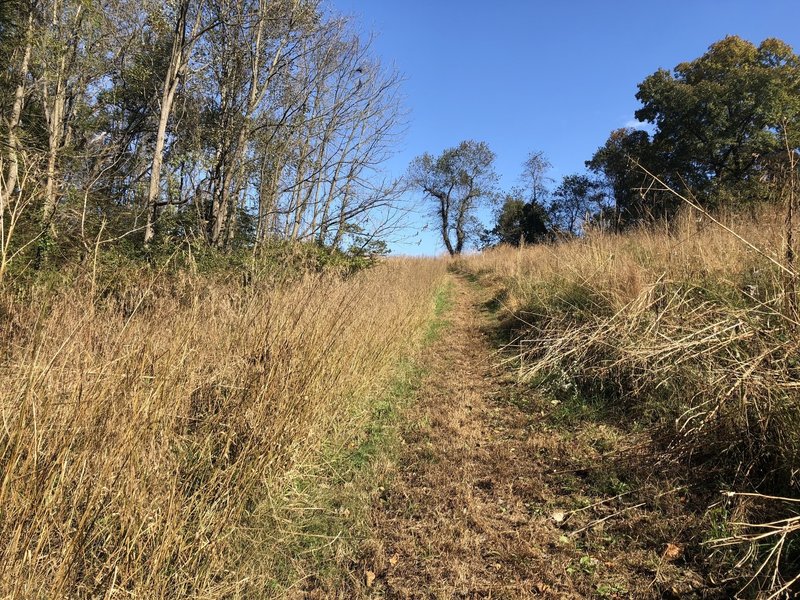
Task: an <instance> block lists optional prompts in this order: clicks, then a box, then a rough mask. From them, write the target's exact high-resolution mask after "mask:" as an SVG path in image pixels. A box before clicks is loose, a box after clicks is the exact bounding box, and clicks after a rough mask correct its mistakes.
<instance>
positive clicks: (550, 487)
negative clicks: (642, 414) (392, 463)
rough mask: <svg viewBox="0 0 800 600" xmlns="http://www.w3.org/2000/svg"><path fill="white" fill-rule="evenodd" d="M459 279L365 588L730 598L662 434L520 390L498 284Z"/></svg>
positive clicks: (359, 578) (370, 545)
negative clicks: (669, 465) (496, 307)
mask: <svg viewBox="0 0 800 600" xmlns="http://www.w3.org/2000/svg"><path fill="white" fill-rule="evenodd" d="M453 280H454V287H453V298H452V302H453V306H452V308H451V310H450V312H449V314H448V315H447V319H448V321H449V323H448V325H447V326H446V327H445V328H444V329H443V330H442V332H441V333H440V335H439V337H438V339H437V340H435V341H434V342H433V343H432V344H430V345H429V346H428V348H427V349H426V351H425V355H424V357H423V362H424V364H425V366H426V375H425V377H424V380H423V382H422V385H421V387H420V389H419V391H418V394H417V398H416V400H415V401H414V402H413V403H412V405H411V407H410V408H409V409H408V412H407V414H406V415H405V417H404V418H403V423H404V425H403V431H402V438H403V445H402V450H401V452H400V456H399V457H398V461H397V467H396V469H397V470H396V473H395V474H394V476H393V477H392V478H391V483H390V484H389V485H388V486H387V488H386V489H385V490H383V491H382V492H381V493H380V494H378V495H377V497H376V501H375V505H374V506H373V507H372V510H371V515H370V520H371V530H372V537H371V538H370V539H368V540H366V541H365V542H364V543H363V545H362V558H361V560H360V561H359V562H358V564H356V565H353V567H352V572H351V577H352V579H351V581H354V582H358V583H356V584H354V585H355V589H353V590H352V596H360V597H370V598H693V597H694V598H716V597H729V595H728V593H729V592H728V593H726V592H724V591H721V590H720V589H718V588H717V587H716V586H715V585H713V582H712V581H711V579H710V578H709V576H708V574H707V572H706V571H707V569H706V562H705V558H704V557H705V554H706V553H704V552H703V551H702V541H703V540H702V539H701V537H700V536H701V533H700V531H701V529H700V528H699V527H697V523H696V522H695V521H694V520H692V519H691V518H689V517H688V516H687V515H689V511H688V510H687V509H686V507H685V506H684V504H685V502H686V498H685V497H684V496H683V492H682V488H681V486H680V482H675V481H670V480H668V478H666V477H665V476H663V474H653V473H652V472H651V471H652V470H651V469H650V467H649V464H648V463H647V460H648V459H647V455H646V449H647V447H648V444H649V442H650V441H649V440H648V439H646V438H643V437H637V435H638V434H636V433H635V432H631V431H628V430H626V429H625V427H624V425H621V424H615V423H614V422H613V420H608V419H605V420H604V419H598V418H584V416H583V413H581V412H580V411H576V409H575V407H564V406H562V405H560V403H559V402H558V401H556V400H553V399H552V397H549V396H547V395H545V394H543V393H542V392H539V391H536V390H534V389H526V388H525V387H522V386H520V385H519V384H518V382H517V381H516V379H517V378H516V377H515V373H514V370H513V366H510V365H509V363H508V361H504V358H506V357H507V354H504V353H503V352H502V351H500V350H498V348H499V346H500V345H501V344H500V343H499V342H500V337H499V336H501V335H502V332H501V329H500V324H499V322H498V320H497V318H496V315H495V313H494V312H493V311H492V307H493V303H492V302H491V290H488V289H484V288H481V287H480V286H479V285H477V284H476V283H474V282H470V281H468V280H467V279H465V278H464V277H460V276H455V275H454V276H453ZM594 416H596V415H594ZM643 448H644V449H645V450H643V451H642V450H641V449H643Z"/></svg>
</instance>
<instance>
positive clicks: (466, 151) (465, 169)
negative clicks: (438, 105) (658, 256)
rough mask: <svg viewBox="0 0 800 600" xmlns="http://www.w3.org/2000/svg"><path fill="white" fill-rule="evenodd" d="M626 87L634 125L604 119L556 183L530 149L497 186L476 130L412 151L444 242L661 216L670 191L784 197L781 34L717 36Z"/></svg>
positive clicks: (789, 115)
mask: <svg viewBox="0 0 800 600" xmlns="http://www.w3.org/2000/svg"><path fill="white" fill-rule="evenodd" d="M636 98H637V99H638V100H639V101H640V102H641V108H640V109H639V110H637V111H636V115H635V116H636V119H637V121H639V123H640V124H641V126H637V127H636V128H630V127H626V128H622V129H617V130H615V131H613V132H612V133H611V135H610V136H609V138H608V140H607V141H606V142H605V144H604V145H603V146H602V147H600V148H599V149H598V150H597V151H596V152H595V153H594V155H593V156H592V157H591V158H590V159H589V160H588V161H586V167H587V169H586V171H585V172H582V173H574V174H570V175H567V176H565V177H564V178H563V179H562V180H561V181H560V182H558V184H556V182H555V181H554V180H553V179H552V178H551V177H550V170H551V168H552V165H551V164H550V162H549V161H548V159H547V157H546V155H545V154H544V153H543V152H532V153H530V155H529V156H528V158H527V160H526V161H525V162H524V163H523V169H522V173H521V185H520V186H519V187H516V188H514V189H513V190H511V191H510V192H507V193H500V192H498V190H497V187H496V184H497V175H496V173H495V171H494V159H495V156H494V154H493V153H492V151H491V150H490V149H489V147H488V146H487V145H486V144H485V143H484V142H476V141H471V140H470V141H465V142H462V143H461V144H460V145H459V146H456V147H453V148H450V149H448V150H445V151H444V152H443V153H442V154H441V155H439V156H431V155H430V154H424V155H422V156H420V157H418V158H417V159H415V161H414V162H413V163H412V164H411V167H410V169H409V177H410V182H411V183H412V184H413V185H414V186H415V187H416V188H417V189H418V190H419V191H421V192H422V193H424V194H425V195H426V197H428V198H429V199H430V200H431V201H432V214H433V215H434V218H435V222H436V224H437V228H438V229H439V232H440V234H441V236H442V239H443V242H444V245H445V246H446V247H447V249H448V250H449V251H450V252H451V254H458V253H460V252H461V250H462V249H463V248H464V245H465V243H466V242H468V241H469V240H470V239H472V241H475V242H478V243H479V244H480V245H482V246H484V247H486V246H492V245H496V244H500V243H507V244H519V243H520V242H521V241H522V240H525V241H527V242H540V241H548V240H554V239H557V238H561V237H565V236H566V237H571V236H575V235H579V234H581V233H582V231H583V230H584V228H585V227H587V226H593V227H601V228H603V229H607V230H613V231H616V232H620V231H622V230H624V229H626V228H630V227H632V226H637V225H641V224H647V223H653V222H656V221H664V220H666V221H669V220H671V219H672V218H673V217H674V216H675V214H676V212H677V210H678V208H679V206H680V204H681V203H682V202H683V200H681V199H680V198H679V197H678V196H677V195H676V194H675V193H674V192H676V191H678V192H679V193H681V194H682V195H683V194H688V196H689V199H690V201H691V202H692V203H693V204H695V205H696V206H698V207H700V208H701V209H704V210H710V211H715V210H719V209H734V210H740V209H742V208H747V207H754V206H756V205H758V204H762V203H765V202H775V201H776V200H778V199H780V198H785V197H786V196H787V194H786V190H787V189H788V188H789V187H792V186H795V185H796V181H797V165H798V149H799V148H800V56H798V55H797V54H795V53H794V51H793V50H792V48H791V47H790V46H789V45H788V44H786V43H784V42H782V41H780V40H777V39H767V40H765V41H763V42H762V43H761V44H760V45H759V46H755V45H754V44H752V43H750V42H748V41H746V40H743V39H741V38H739V37H735V36H729V37H726V38H725V39H723V40H721V41H719V42H716V43H715V44H712V45H711V46H710V47H709V49H708V51H707V52H706V53H705V54H704V55H702V56H701V57H699V58H697V59H695V60H693V61H690V62H686V63H681V64H679V65H677V66H676V67H675V68H674V69H673V70H672V71H669V70H666V69H659V70H658V71H656V72H655V73H653V74H652V75H650V76H649V77H647V78H646V79H645V80H644V81H642V82H641V83H640V84H639V86H638V93H637V94H636ZM482 203H483V204H484V205H495V206H499V208H498V210H497V214H496V222H495V225H494V227H493V228H492V229H491V230H486V229H483V228H482V227H481V225H480V223H479V222H478V220H477V217H476V209H477V208H478V207H479V206H480V205H481V204H482Z"/></svg>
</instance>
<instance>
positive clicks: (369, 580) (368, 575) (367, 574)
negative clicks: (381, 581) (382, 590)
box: [364, 571, 375, 588]
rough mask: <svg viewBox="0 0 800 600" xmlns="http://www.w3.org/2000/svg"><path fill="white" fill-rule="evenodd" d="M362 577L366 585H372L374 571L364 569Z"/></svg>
mask: <svg viewBox="0 0 800 600" xmlns="http://www.w3.org/2000/svg"><path fill="white" fill-rule="evenodd" d="M364 577H365V578H366V580H367V587H368V588H369V587H372V584H373V583H375V573H373V572H372V571H364Z"/></svg>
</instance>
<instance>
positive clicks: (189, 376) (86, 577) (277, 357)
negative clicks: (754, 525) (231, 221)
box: [0, 260, 444, 598]
mask: <svg viewBox="0 0 800 600" xmlns="http://www.w3.org/2000/svg"><path fill="white" fill-rule="evenodd" d="M443 270H444V265H442V264H439V263H436V262H434V261H430V260H418V261H414V260H405V261H404V260H391V261H387V263H386V264H384V265H380V266H378V267H376V268H374V269H371V270H368V271H362V272H360V273H357V274H355V275H352V276H348V277H344V278H343V277H341V276H339V275H336V274H321V275H320V274H307V275H303V276H298V277H293V278H291V279H288V280H285V281H282V280H281V279H280V278H278V279H275V278H264V279H257V280H251V281H249V283H248V285H242V284H240V283H239V282H237V281H235V280H234V281H219V280H214V279H211V278H203V277H201V276H192V275H188V274H181V273H178V274H175V273H169V274H166V273H164V272H157V271H146V270H142V271H141V272H140V273H135V274H134V277H131V278H130V279H129V283H126V284H118V285H117V287H116V288H114V289H108V290H105V291H100V292H95V293H92V288H93V286H92V283H91V281H90V279H89V278H88V277H87V278H86V279H79V280H78V281H76V283H75V284H74V285H69V286H66V287H61V288H57V289H55V290H47V289H39V288H34V289H32V290H29V292H28V295H27V296H24V297H15V296H14V295H11V294H10V293H9V294H6V295H4V296H3V298H2V306H1V307H0V338H1V339H2V348H3V354H2V365H3V368H2V372H1V374H0V379H1V380H0V407H1V410H2V423H3V427H2V433H1V436H0V457H1V458H0V468H2V478H1V479H0V482H1V483H0V499H1V500H2V506H3V510H2V512H1V513H0V538H2V541H0V548H2V550H0V552H1V553H2V556H1V557H0V564H2V569H1V570H0V595H1V596H3V597H17V598H23V597H24V598H37V597H38V598H56V597H70V598H76V597H115V598H116V597H131V596H133V597H139V598H177V597H206V598H210V597H215V598H219V597H263V596H264V595H270V590H273V591H274V593H275V594H278V595H280V590H281V586H282V585H283V584H282V583H281V582H282V581H283V582H284V583H286V582H288V583H291V582H292V581H293V580H295V579H297V577H300V576H302V575H303V573H302V566H301V565H299V564H294V563H300V562H301V561H302V559H303V556H302V553H299V552H297V549H298V548H302V543H300V542H302V539H301V540H300V542H298V539H295V538H296V537H297V536H298V535H300V536H302V532H300V533H298V532H297V531H296V526H295V523H294V522H293V515H292V513H291V508H292V505H293V504H302V502H301V500H302V499H298V498H297V497H296V496H297V493H296V492H294V493H293V492H292V491H291V490H292V489H295V487H296V486H295V484H296V483H297V482H298V481H301V480H302V478H303V477H304V476H306V475H307V474H308V473H313V472H315V470H318V468H319V467H318V465H319V464H320V461H321V460H323V457H322V449H323V447H326V448H332V447H333V448H336V447H337V446H346V445H347V444H349V443H350V442H351V441H352V440H353V439H354V438H356V437H357V436H358V435H359V431H360V430H361V429H362V428H363V427H364V426H365V424H366V422H367V421H368V420H369V418H370V415H371V405H372V403H374V402H375V399H376V398H378V397H379V396H380V395H381V394H383V389H384V388H385V387H386V386H387V385H388V383H389V381H390V380H391V378H392V377H393V376H394V374H395V370H396V368H397V365H398V364H399V363H400V362H401V359H402V358H403V357H405V356H409V355H411V354H412V353H413V351H414V347H415V345H416V344H417V343H418V342H419V340H420V337H421V336H422V335H423V333H424V329H425V326H426V323H427V322H428V321H429V319H430V318H431V315H432V311H433V300H434V294H435V292H436V290H437V288H438V286H439V285H440V282H441V279H442V275H443ZM295 516H296V515H295Z"/></svg>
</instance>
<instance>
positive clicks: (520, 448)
mask: <svg viewBox="0 0 800 600" xmlns="http://www.w3.org/2000/svg"><path fill="white" fill-rule="evenodd" d="M451 277H452V279H453V284H452V291H451V302H452V306H451V307H450V310H449V311H448V313H447V315H446V319H447V321H448V323H447V325H446V326H444V327H443V328H442V329H441V331H440V333H439V335H438V336H437V339H435V340H434V341H433V343H431V344H430V345H429V346H428V348H427V349H426V351H425V355H424V357H423V361H424V364H425V366H426V376H425V377H424V379H423V381H422V384H421V388H420V389H419V391H418V395H417V400H416V401H415V402H414V403H413V404H412V407H411V408H410V410H411V411H412V412H413V414H412V415H409V418H407V419H405V422H406V425H404V429H403V432H402V437H403V450H402V452H401V456H400V458H399V467H398V473H397V474H396V477H395V478H394V479H393V482H392V484H391V487H390V488H389V489H387V490H386V491H385V493H384V494H383V495H382V498H381V500H380V502H379V504H378V505H377V506H376V507H375V508H374V510H373V513H372V517H371V518H372V521H373V522H372V528H373V531H374V532H375V539H374V540H372V541H371V542H370V543H369V544H368V547H369V553H368V557H367V560H366V561H365V569H366V571H365V576H366V579H367V580H368V583H369V587H368V588H366V590H365V591H367V595H368V596H370V597H389V598H430V597H437V598H457V597H491V598H529V597H531V596H532V595H538V594H537V593H541V592H543V591H546V590H547V589H548V585H547V583H545V582H543V581H542V580H541V579H540V574H541V571H542V569H541V566H542V564H543V562H547V563H549V562H550V557H548V556H547V555H546V549H545V548H542V544H541V539H542V533H543V532H542V531H541V527H542V525H541V524H540V523H538V522H537V520H533V519H531V517H530V511H529V509H528V507H527V506H526V502H530V501H531V500H532V499H536V498H537V493H538V492H537V489H536V488H537V480H536V472H535V471H536V466H535V465H533V464H532V459H531V452H535V451H536V448H535V447H534V446H535V440H534V439H533V438H532V437H531V435H530V425H531V418H532V417H531V415H530V414H528V413H526V412H523V411H522V410H521V409H519V408H518V407H516V406H514V405H513V404H509V403H508V402H502V405H501V403H500V399H501V398H502V397H503V396H504V392H503V389H504V386H505V385H506V384H508V383H509V380H508V375H504V374H503V373H502V371H501V370H499V369H498V368H497V367H496V363H497V361H498V357H497V356H496V354H495V352H494V349H493V344H492V342H491V331H492V317H491V315H490V313H489V312H488V310H487V309H485V308H484V304H485V302H486V301H487V299H488V298H487V297H484V296H487V295H488V292H487V291H486V290H481V289H479V288H478V287H477V286H474V285H471V284H470V283H469V282H467V281H465V280H464V279H463V278H461V277H457V276H451ZM532 442H534V446H532V445H531V444H532ZM546 537H552V535H547V536H546ZM547 570H550V569H547ZM373 574H374V575H375V579H374V581H373V579H372V576H373Z"/></svg>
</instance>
